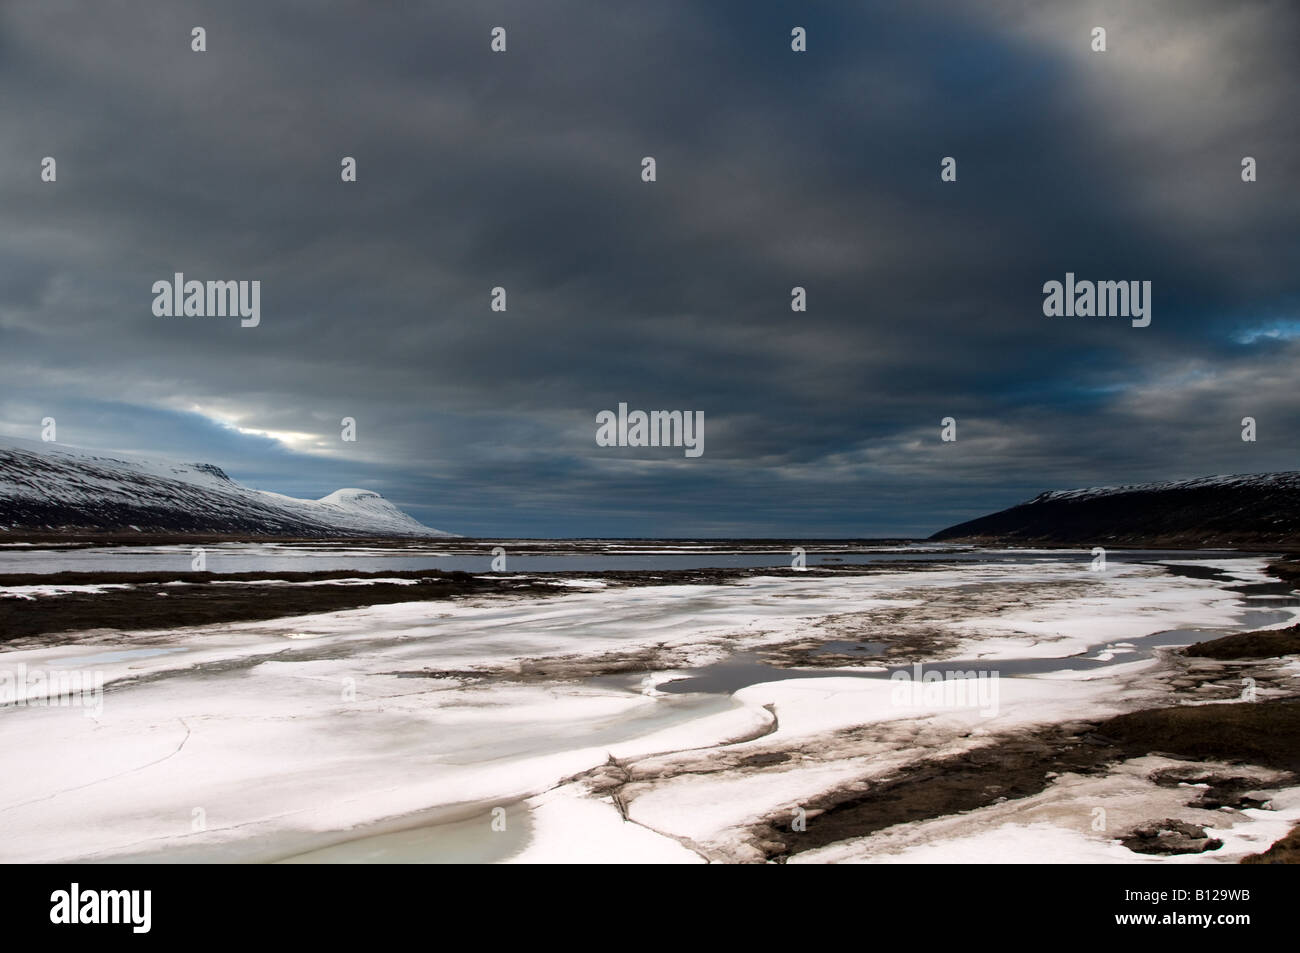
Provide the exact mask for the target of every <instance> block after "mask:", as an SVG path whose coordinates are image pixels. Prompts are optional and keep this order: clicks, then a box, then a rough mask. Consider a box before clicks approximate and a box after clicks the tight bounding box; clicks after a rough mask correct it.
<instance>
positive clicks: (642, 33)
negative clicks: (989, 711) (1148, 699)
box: [0, 2, 1300, 536]
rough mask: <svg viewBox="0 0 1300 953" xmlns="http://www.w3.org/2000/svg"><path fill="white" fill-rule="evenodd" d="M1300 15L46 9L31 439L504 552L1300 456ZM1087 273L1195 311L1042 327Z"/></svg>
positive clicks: (37, 25)
mask: <svg viewBox="0 0 1300 953" xmlns="http://www.w3.org/2000/svg"><path fill="white" fill-rule="evenodd" d="M755 8H757V10H756V9H755ZM1298 20H1300V17H1297V14H1296V13H1295V12H1294V11H1293V10H1292V9H1290V8H1288V6H1287V5H1285V4H1281V3H1247V4H1237V5H1233V6H1231V7H1227V6H1225V5H1222V4H1211V3H1173V2H1169V3H1161V4H1144V5H1142V7H1141V9H1140V10H1133V9H1132V5H1131V4H1119V3H1109V4H1107V3H1094V4H1075V3H1071V4H1065V3H1057V4H1051V5H1048V6H1044V5H1042V4H1030V3H1027V2H1026V3H991V4H981V5H978V6H975V5H970V4H957V3H952V4H947V3H929V4H917V5H908V6H907V7H900V6H899V5H897V4H881V5H874V6H870V5H869V6H867V7H865V8H862V9H857V8H855V9H854V10H853V11H852V12H849V11H847V10H845V9H842V8H841V6H840V5H833V4H814V5H808V4H798V5H789V6H782V5H779V4H763V5H753V4H673V3H668V4H657V5H648V6H639V7H631V6H623V5H620V6H619V7H618V8H613V7H609V8H607V7H606V5H597V4H578V3H546V4H535V3H526V4H524V3H518V4H516V3H504V4H490V5H486V6H483V5H469V6H465V5H452V4H401V5H391V6H388V5H376V4H362V3H355V4H342V3H339V4H314V3H313V4H308V3H300V4H294V3H287V4H274V5H272V4H258V3H221V4H215V3H212V4H207V3H193V4H171V5H165V6H159V7H158V8H156V9H151V10H150V11H149V12H148V14H147V15H146V14H145V13H144V12H143V7H142V5H140V4H134V3H119V4H112V3H109V4H89V3H40V4H37V3H21V2H20V3H13V4H8V5H6V6H5V7H4V8H3V9H2V10H0V89H2V90H3V92H0V105H3V107H4V108H3V110H0V201H2V202H3V207H4V209H5V223H6V228H5V229H4V232H3V237H2V238H0V241H2V242H3V245H0V249H2V250H3V255H2V256H0V346H2V348H3V350H2V352H0V368H2V369H3V373H4V380H5V387H4V389H3V391H2V392H0V431H2V432H7V433H12V434H16V435H20V436H33V435H34V434H35V428H36V426H37V424H38V422H39V419H40V418H41V417H43V416H46V415H50V416H55V417H56V418H57V419H58V420H59V423H60V439H61V440H62V441H64V442H68V443H73V444H81V445H88V446H98V447H108V448H117V449H132V450H135V451H137V452H146V453H157V454H165V455H169V456H181V457H183V458H187V459H190V458H203V457H209V458H212V460H213V462H216V463H219V464H222V465H223V466H227V468H228V469H229V470H230V471H231V472H232V474H233V475H235V476H236V477H237V478H240V479H243V480H244V481H246V482H249V483H252V484H254V485H259V486H264V487H266V488H269V489H275V490H278V491H281V492H290V493H300V494H313V495H323V494H324V493H326V492H328V491H329V490H331V489H334V488H335V487H336V486H338V485H343V484H347V483H353V484H360V485H364V486H368V487H374V488H375V489H378V490H379V491H380V492H382V493H384V494H385V495H387V496H389V497H391V498H392V499H394V500H395V501H396V502H398V503H399V504H402V505H404V506H406V507H408V508H409V509H410V510H411V511H412V512H413V513H414V514H415V515H417V516H418V517H419V518H421V519H423V520H425V521H426V522H429V523H431V524H433V525H437V526H442V527H445V528H448V529H453V530H457V531H460V532H466V533H477V534H494V535H496V534H499V535H510V534H526V533H534V534H540V533H545V534H561V535H586V534H596V533H606V534H629V535H655V534H675V535H705V534H711V533H717V534H727V533H733V534H745V535H748V534H793V535H798V534H809V535H833V536H847V535H860V534H882V535H883V534H889V533H929V532H931V531H933V530H935V529H938V528H940V527H941V526H942V525H945V524H946V523H949V522H955V521H957V520H959V519H963V518H967V517H969V516H973V515H976V514H978V513H980V512H982V511H984V510H986V509H989V508H993V507H997V506H1001V505H1005V504H1007V503H1010V502H1014V501H1015V500H1017V499H1019V498H1022V497H1023V496H1025V495H1031V494H1032V493H1036V492H1038V491H1039V490H1041V489H1046V488H1050V487H1056V486H1064V485H1078V484H1087V483H1097V482H1119V481H1128V480H1136V479H1153V478H1165V477H1182V476H1192V475H1198V474H1201V473H1208V472H1218V471H1223V470H1230V471H1251V470H1262V469H1270V468H1277V469H1282V468H1291V467H1293V466H1294V462H1293V456H1292V454H1291V452H1290V448H1291V447H1292V446H1294V441H1295V439H1296V437H1297V436H1300V414H1298V413H1297V410H1296V404H1295V401H1294V399H1293V398H1292V393H1291V392H1292V390H1293V388H1292V387H1291V385H1290V377H1289V374H1288V369H1289V367H1290V366H1291V365H1292V363H1293V361H1294V358H1295V356H1296V355H1295V353H1294V352H1295V351H1296V350H1297V345H1296V344H1295V343H1294V342H1293V341H1292V340H1290V339H1288V338H1287V337H1286V336H1285V335H1283V336H1280V337H1271V338H1269V337H1255V338H1252V332H1255V331H1258V330H1260V329H1267V328H1270V327H1277V326H1279V323H1282V324H1284V323H1285V322H1287V321H1294V320H1297V319H1300V313H1298V311H1300V277H1297V274H1296V270H1295V267H1294V266H1295V262H1296V261H1297V260H1298V257H1300V256H1297V252H1300V235H1298V234H1297V226H1296V222H1297V221H1300V217H1298V216H1297V212H1300V208H1298V206H1300V199H1297V194H1298V193H1297V190H1296V188H1295V182H1296V181H1297V176H1300V148H1298V147H1297V135H1296V128H1295V123H1296V119H1295V115H1294V109H1293V108H1292V106H1291V104H1290V102H1289V96H1290V91H1291V90H1293V89H1294V88H1295V84H1296V80H1297V78H1298V77H1297V71H1298V67H1297V65H1296V62H1295V59H1294V55H1293V50H1292V49H1291V47H1290V45H1289V39H1288V38H1289V37H1292V36H1294V35H1295V27H1296V26H1297V21H1298ZM498 24H499V25H502V26H505V27H506V28H507V30H508V31H509V34H508V35H509V51H508V52H507V53H506V54H504V55H496V54H492V53H491V52H489V50H488V31H489V29H490V28H491V27H492V26H495V25H498ZM796 24H798V25H803V26H805V27H807V29H808V33H809V46H810V49H809V52H808V53H806V54H795V53H792V52H791V51H790V49H789V30H790V27H791V26H793V25H796ZM196 25H201V26H204V27H205V28H206V29H207V31H208V52H206V53H203V54H197V53H193V52H191V51H190V49H189V36H190V29H191V27H193V26H196ZM1097 25H1101V26H1105V27H1106V28H1107V29H1108V45H1109V49H1108V51H1107V52H1106V53H1104V54H1095V53H1092V52H1091V51H1090V50H1089V48H1088V44H1089V33H1090V30H1091V28H1092V27H1093V26H1097ZM44 155H53V156H55V157H56V158H57V159H58V162H59V181H58V183H57V184H55V185H47V184H42V183H41V182H39V179H38V175H37V172H38V163H39V160H40V158H41V157H42V156H44ZM344 155H350V156H355V157H356V158H357V161H358V170H359V181H358V182H357V183H355V184H347V185H345V184H343V183H341V182H340V181H339V160H340V158H341V157H342V156H344ZM644 155H653V156H655V157H656V159H657V160H658V164H659V170H658V171H659V181H658V182H656V183H654V184H652V185H648V184H645V183H642V182H641V181H640V178H639V172H640V159H641V157H642V156H644ZM945 155H952V156H955V157H957V160H958V181H957V182H956V183H953V184H944V183H941V182H940V181H939V176H938V172H939V159H940V158H941V157H942V156H945ZM1243 155H1253V156H1256V157H1257V158H1258V160H1259V168H1260V181H1258V182H1256V183H1253V184H1250V185H1247V184H1244V183H1242V182H1241V181H1240V178H1239V163H1240V160H1241V157H1242V156H1243ZM174 271H184V272H185V273H186V275H187V277H191V278H199V279H209V278H211V279H227V278H231V279H233V278H240V279H253V278H256V279H260V280H261V281H262V283H263V299H262V312H263V319H262V324H261V326H259V327H258V328H256V329H242V328H240V327H239V325H238V321H237V320H230V319H219V318H190V319H168V318H157V317H154V316H153V314H152V313H151V311H150V304H151V302H152V295H151V293H150V291H149V289H150V286H151V285H152V283H153V282H154V281H155V280H158V279H169V278H170V277H171V274H172V273H173V272H174ZM1066 271H1073V272H1075V273H1076V274H1078V275H1079V276H1080V277H1081V278H1084V277H1086V278H1094V279H1144V280H1150V281H1152V283H1153V286H1154V288H1155V302H1154V318H1153V322H1152V325H1151V326H1150V327H1149V328H1143V329H1137V328H1131V327H1129V325H1128V322H1127V321H1124V320H1122V319H1113V318H1111V319H1100V318H1093V319H1082V318H1080V319H1069V318H1047V317H1044V316H1043V314H1042V310H1041V305H1042V292H1041V287H1042V284H1043V282H1044V281H1047V280H1051V279H1058V280H1059V279H1061V278H1062V277H1063V276H1064V274H1065V272H1066ZM498 285H500V286H504V287H505V288H506V289H507V291H508V294H509V311H508V312H506V313H504V314H501V313H493V312H491V311H489V309H488V302H489V293H490V289H492V288H493V287H494V286H498ZM794 285H801V286H804V287H806V288H807V289H808V296H809V311H808V313H807V314H793V313H791V311H790V309H789V294H790V288H791V287H792V286H794ZM1247 340H1251V341H1253V343H1249V344H1243V343H1242V342H1243V341H1247ZM620 401H625V402H627V403H628V404H629V405H630V406H631V407H632V408H644V409H647V410H649V409H657V408H665V409H683V410H685V409H692V410H695V409H699V410H703V411H704V412H705V417H706V426H705V445H706V451H705V454H704V456H703V457H701V458H699V459H697V460H686V459H684V458H683V457H682V455H681V453H680V451H669V450H655V451H636V450H627V449H621V450H620V449H614V448H599V447H597V446H595V443H594V430H595V427H594V418H595V414H596V412H597V411H600V410H604V409H614V408H615V407H616V406H617V404H618V403H619V402H620ZM949 415H951V416H954V417H956V418H957V419H958V422H959V423H958V428H959V430H958V441H957V442H956V443H952V444H943V443H940V442H939V420H940V418H941V417H945V416H949ZM1243 415H1252V416H1256V417H1257V418H1258V419H1259V420H1260V440H1259V442H1258V443H1256V444H1243V443H1242V442H1241V441H1240V439H1239V426H1238V422H1239V420H1240V418H1241V416H1243ZM344 416H352V417H355V418H356V419H357V421H358V431H359V439H358V441H357V442H356V443H355V444H345V443H342V442H341V441H339V440H338V434H339V420H340V419H341V418H342V417H344ZM235 426H237V427H238V428H240V430H235V429H232V428H233V427H235Z"/></svg>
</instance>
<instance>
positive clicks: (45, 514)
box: [0, 437, 453, 537]
mask: <svg viewBox="0 0 1300 953" xmlns="http://www.w3.org/2000/svg"><path fill="white" fill-rule="evenodd" d="M55 529H83V530H92V531H103V532H133V531H138V532H155V533H218V534H220V533H252V534H258V535H268V536H307V537H329V536H450V535H453V534H450V533H444V532H442V531H441V530H436V529H430V528H429V527H427V526H425V525H423V524H422V523H419V522H417V521H416V520H414V519H413V518H412V517H410V516H408V515H407V514H405V513H403V512H402V511H401V510H399V509H398V508H397V507H395V506H393V504H391V503H389V502H388V501H387V500H385V499H384V498H383V497H382V496H380V495H379V494H378V493H375V492H373V491H371V490H357V489H345V490H336V491H335V492H333V493H331V494H330V495H329V496H326V497H324V498H322V499H319V500H299V499H295V498H294V497H291V496H283V495H281V494H279V493H268V492H266V491H263V490H252V489H249V488H248V487H244V486H240V485H239V484H238V483H236V482H234V481H233V480H231V479H230V477H228V476H227V475H226V474H225V473H224V472H223V471H222V470H221V468H220V467H217V466H213V465H212V464H208V463H170V462H167V461H163V460H151V459H145V458H142V457H135V456H129V455H125V454H105V453H99V452H95V451H90V450H77V449H73V448H70V447H63V446H58V445H56V444H50V443H41V442H37V441H28V440H15V439H12V438H8V437H4V438H0V532H4V531H6V530H8V531H11V532H12V531H22V530H30V531H44V530H55Z"/></svg>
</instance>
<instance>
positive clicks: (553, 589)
mask: <svg viewBox="0 0 1300 953" xmlns="http://www.w3.org/2000/svg"><path fill="white" fill-rule="evenodd" d="M250 577H251V578H250ZM366 578H384V579H393V578H406V579H412V580H413V583H412V584H401V583H392V582H372V583H368V584H364V585H356V584H353V585H342V584H333V585H331V584H325V585H312V586H301V585H283V584H279V585H277V584H274V583H272V582H271V580H284V581H288V582H290V583H294V582H308V581H313V582H315V581H320V582H328V580H330V579H366ZM175 582H183V583H185V584H184V585H168V584H167V583H175ZM32 585H40V586H49V585H53V586H59V585H63V586H68V585H128V586H130V588H127V589H109V590H105V591H102V592H64V593H59V594H57V595H37V596H34V597H31V598H20V597H18V596H15V595H13V594H4V593H0V642H7V641H10V640H12V639H20V638H30V637H32V636H38V635H55V634H58V633H61V632H81V631H86V630H90V629H118V630H121V631H131V632H135V631H146V630H150V629H170V628H177V627H180V626H196V625H211V624H215V623H223V622H259V621H265V620H268V619H278V618H282V617H286V616H295V615H306V614H309V613H316V612H335V611H338V610H341V609H357V608H361V607H363V606H370V605H384V604H388V603H395V602H426V601H436V600H444V599H453V598H462V597H466V596H477V595H492V594H495V595H506V594H508V595H554V594H556V593H560V592H571V591H572V590H571V589H568V588H566V587H563V586H559V585H556V584H554V583H548V582H543V581H540V580H536V579H514V578H512V577H509V576H503V577H499V578H484V577H481V576H471V575H470V574H469V573H464V572H446V573H444V572H424V573H391V572H385V573H358V572H336V573H235V574H230V575H223V576H220V577H217V576H213V575H212V574H210V573H179V574H160V573H60V574H58V575H57V576H52V577H42V576H31V575H28V576H8V577H5V578H3V579H0V586H4V587H9V586H32Z"/></svg>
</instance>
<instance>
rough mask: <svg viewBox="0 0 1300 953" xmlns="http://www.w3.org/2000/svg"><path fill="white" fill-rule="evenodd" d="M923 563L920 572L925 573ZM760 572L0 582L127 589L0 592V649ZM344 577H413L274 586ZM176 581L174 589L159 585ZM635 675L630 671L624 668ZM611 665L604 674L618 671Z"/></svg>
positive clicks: (62, 577)
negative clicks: (99, 633) (40, 639)
mask: <svg viewBox="0 0 1300 953" xmlns="http://www.w3.org/2000/svg"><path fill="white" fill-rule="evenodd" d="M897 565H898V564H896V563H892V562H891V563H878V564H870V565H847V564H846V565H839V566H836V567H835V568H834V569H820V568H817V569H813V568H810V569H808V570H806V571H805V572H802V573H800V575H801V576H806V577H818V576H821V577H826V576H833V575H857V574H863V573H868V572H880V571H886V570H888V569H892V568H897ZM930 565H931V564H927V566H926V568H929V567H930ZM775 572H790V570H774V569H772V568H770V567H768V568H725V569H675V570H655V571H646V570H605V571H602V572H578V571H566V572H548V573H539V574H530V573H483V574H476V573H474V574H472V573H467V572H461V571H454V572H444V571H442V570H436V569H424V570H411V571H378V572H358V571H356V570H348V569H343V570H331V571H325V572H270V571H268V572H241V573H210V572H179V573H174V572H63V573H23V574H8V575H0V589H3V588H8V587H15V586H86V585H127V586H130V588H127V589H109V590H106V591H102V592H68V593H59V594H57V595H43V596H36V597H35V598H19V597H17V596H14V595H12V594H10V595H7V596H6V595H5V594H4V593H0V642H5V641H9V640H11V639H18V638H26V637H30V636H34V635H46V634H55V633H59V632H78V631H86V630H90V629H104V628H110V629H118V630H122V631H143V630H150V629H170V628H177V627H181V626H196V625H212V624H216V623H223V622H250V621H265V620H268V619H278V618H283V617H287V616H295V615H306V614H309V613H314V612H335V611H338V610H341V609H356V608H360V607H362V606H372V605H387V604H391V603H398V602H425V601H432V600H441V599H451V598H459V597H465V596H479V595H514V596H521V595H522V596H555V595H569V594H572V593H574V592H576V591H580V590H577V589H575V588H574V587H572V586H569V585H565V582H566V581H571V580H574V579H599V580H601V581H602V582H604V583H605V584H606V586H682V585H727V584H731V583H735V582H738V581H740V580H742V579H747V578H751V577H753V576H759V575H768V576H770V575H772V574H773V573H775ZM331 579H333V580H344V579H415V580H418V581H419V584H418V585H402V584H397V583H385V582H375V583H370V584H366V585H342V584H338V585H312V586H304V585H282V584H279V583H284V582H288V583H306V582H324V581H327V580H331ZM174 582H184V583H189V585H184V586H174V585H164V584H165V583H174ZM631 667H639V666H631ZM620 670H623V669H620V668H619V667H617V666H615V667H612V668H609V669H608V671H611V672H612V671H620Z"/></svg>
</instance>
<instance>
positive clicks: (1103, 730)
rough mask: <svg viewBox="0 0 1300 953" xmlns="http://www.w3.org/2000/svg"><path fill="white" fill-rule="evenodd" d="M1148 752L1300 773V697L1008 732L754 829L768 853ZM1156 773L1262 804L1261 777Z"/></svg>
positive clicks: (1035, 789) (1021, 791)
mask: <svg viewBox="0 0 1300 953" xmlns="http://www.w3.org/2000/svg"><path fill="white" fill-rule="evenodd" d="M1148 754H1160V755H1168V756H1172V757H1175V758H1180V759H1184V760H1191V761H1209V760H1213V761H1223V762H1228V763H1230V764H1231V763H1241V764H1251V765H1261V766H1264V767H1269V768H1275V769H1280V770H1283V771H1286V772H1290V773H1292V775H1294V774H1295V773H1296V772H1297V771H1300V700H1294V699H1275V700H1269V701H1261V702H1255V703H1250V702H1242V703H1238V704H1224V705H1198V706H1179V707H1174V708H1157V709H1149V710H1146V711H1138V712H1132V713H1129V714H1126V715H1119V716H1117V717H1115V718H1110V719H1107V720H1105V721H1100V722H1089V723H1074V724H1066V725H1053V726H1050V727H1047V728H1042V729H1039V730H1037V731H1034V732H1031V733H1029V734H1027V735H1021V736H1016V737H1007V738H1003V739H1001V740H999V741H997V742H995V743H993V744H990V745H986V746H983V747H980V748H977V749H975V750H973V751H969V752H966V753H964V754H960V755H956V756H952V757H948V758H942V759H938V760H934V761H924V762H921V763H919V764H913V765H910V766H908V767H906V768H904V769H903V770H902V771H900V772H899V773H898V774H896V775H894V776H892V777H887V778H885V779H883V780H881V781H877V782H875V783H873V784H871V785H870V787H869V788H868V789H867V790H866V791H864V792H860V793H853V794H843V793H838V794H837V793H832V794H830V795H827V796H826V797H823V798H821V799H819V800H817V801H814V802H811V803H809V804H808V805H806V806H805V811H806V815H807V818H806V829H805V830H803V831H794V830H791V829H790V819H789V817H788V816H781V817H776V818H769V819H768V820H767V821H766V822H765V823H764V824H762V825H760V826H758V827H757V828H755V829H754V836H755V840H756V842H757V843H758V845H759V846H760V847H761V848H762V849H763V850H764V852H765V854H766V856H767V858H768V859H769V860H775V861H778V862H780V861H783V860H784V859H785V858H787V857H789V856H791V855H792V854H796V853H800V852H802V851H807V850H812V849H814V848H817V847H824V846H826V845H828V844H832V843H836V842H838V841H843V840H848V839H851V838H856V837H863V836H865V835H868V834H872V833H875V832H876V831H880V830H883V829H885V828H887V827H891V826H893V825H895V824H903V823H909V822H913V821H924V820H930V819H933V818H938V817H943V816H947V815H951V814H957V813H961V812H963V811H971V810H975V809H977V808H981V807H986V806H988V805H991V804H995V803H998V802H1000V801H1004V800H1018V799H1021V798H1025V797H1030V796H1032V795H1035V794H1038V793H1040V792H1041V791H1043V790H1044V789H1045V788H1046V787H1047V786H1048V785H1049V784H1050V783H1051V782H1052V780H1053V779H1054V778H1055V777H1057V776H1058V775H1061V774H1065V773H1072V774H1082V775H1089V774H1098V773H1104V772H1106V771H1107V770H1108V769H1109V768H1110V767H1111V766H1112V765H1115V764H1118V763H1119V762H1121V761H1126V760H1129V759H1132V758H1139V757H1143V756H1145V755H1148ZM1152 780H1154V781H1156V783H1160V784H1165V785H1170V786H1174V785H1178V784H1187V783H1197V784H1206V785H1208V787H1207V788H1205V789H1201V788H1196V789H1189V791H1188V796H1189V801H1188V804H1189V805H1191V804H1193V803H1194V806H1196V807H1202V808H1205V807H1209V808H1216V809H1217V808H1221V807H1231V808H1234V809H1244V808H1249V807H1258V806H1259V805H1260V802H1259V800H1258V799H1256V798H1252V797H1250V796H1249V795H1248V794H1247V793H1246V792H1251V791H1254V790H1255V789H1256V788H1257V787H1258V781H1257V779H1254V778H1252V777H1250V776H1249V774H1245V773H1243V774H1242V775H1239V776H1238V775H1234V774H1233V773H1232V772H1228V773H1216V772H1214V771H1210V770H1206V771H1205V772H1203V773H1200V774H1199V775H1197V774H1192V775H1189V774H1187V773H1186V772H1179V773H1175V774H1171V775H1169V776H1164V775H1162V776H1158V777H1154V778H1153V779H1152Z"/></svg>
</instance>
